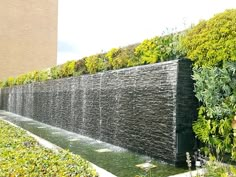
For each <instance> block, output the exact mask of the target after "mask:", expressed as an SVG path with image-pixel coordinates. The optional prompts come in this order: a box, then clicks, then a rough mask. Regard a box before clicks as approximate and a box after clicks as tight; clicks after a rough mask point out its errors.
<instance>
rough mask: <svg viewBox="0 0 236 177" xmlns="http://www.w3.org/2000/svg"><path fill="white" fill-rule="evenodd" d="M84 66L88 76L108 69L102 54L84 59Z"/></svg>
mask: <svg viewBox="0 0 236 177" xmlns="http://www.w3.org/2000/svg"><path fill="white" fill-rule="evenodd" d="M85 66H86V68H87V70H88V72H89V73H90V74H94V73H96V72H99V71H104V70H107V69H108V68H109V64H108V61H107V58H106V56H105V55H104V54H98V55H92V56H89V57H86V59H85Z"/></svg>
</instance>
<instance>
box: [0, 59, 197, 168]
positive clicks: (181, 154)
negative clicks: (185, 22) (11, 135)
mask: <svg viewBox="0 0 236 177" xmlns="http://www.w3.org/2000/svg"><path fill="white" fill-rule="evenodd" d="M191 72H192V70H191V62H190V61H188V60H174V61H169V62H163V63H157V64H152V65H145V66H138V67H132V68H125V69H120V70H114V71H106V72H102V73H97V74H94V75H83V76H79V77H72V78H64V79H57V80H49V81H46V82H42V83H32V84H28V85H23V86H16V87H13V88H4V89H1V90H0V109H1V110H6V111H9V112H13V113H16V114H18V115H22V116H26V117H30V118H32V119H34V120H37V121H39V122H43V123H46V124H49V125H52V126H56V127H60V128H63V129H66V130H68V131H72V132H75V133H78V134H83V135H85V136H89V137H91V138H94V139H99V140H101V141H104V142H108V143H111V144H114V145H117V146H120V147H123V148H127V149H129V150H132V151H135V152H139V153H143V154H147V155H149V156H152V157H155V158H159V159H161V160H164V161H166V162H169V163H172V164H177V163H179V162H185V152H186V151H192V149H193V145H194V135H193V132H192V128H191V126H192V121H193V120H194V118H196V117H197V116H196V107H197V101H196V99H195V97H194V94H193V81H192V79H191ZM186 142H188V143H186Z"/></svg>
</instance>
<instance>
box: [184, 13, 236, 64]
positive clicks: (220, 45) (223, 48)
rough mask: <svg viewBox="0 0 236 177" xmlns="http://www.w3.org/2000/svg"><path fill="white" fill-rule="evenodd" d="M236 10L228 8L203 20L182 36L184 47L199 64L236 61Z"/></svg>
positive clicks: (189, 55)
mask: <svg viewBox="0 0 236 177" xmlns="http://www.w3.org/2000/svg"><path fill="white" fill-rule="evenodd" d="M235 24H236V10H235V9H232V10H226V11H225V12H223V13H220V14H217V15H215V16H214V17H213V18H211V19H210V20H208V21H201V22H200V23H199V24H198V25H196V26H195V27H193V28H192V29H190V30H188V31H187V33H186V35H185V37H183V38H182V40H181V44H182V48H184V49H185V51H186V52H187V57H188V58H190V59H191V60H192V61H194V62H195V65H197V66H214V65H216V64H217V63H218V62H220V61H227V60H231V61H236V45H235V44H236V25H235Z"/></svg>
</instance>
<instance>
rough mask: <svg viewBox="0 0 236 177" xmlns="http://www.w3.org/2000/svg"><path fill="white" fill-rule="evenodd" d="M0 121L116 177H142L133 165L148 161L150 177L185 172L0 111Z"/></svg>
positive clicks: (106, 144)
mask: <svg viewBox="0 0 236 177" xmlns="http://www.w3.org/2000/svg"><path fill="white" fill-rule="evenodd" d="M0 118H2V119H5V120H7V121H10V122H12V123H14V124H16V125H18V126H20V127H22V128H24V129H26V130H28V131H30V132H32V133H34V134H36V135H38V136H40V137H42V138H44V139H46V140H48V141H50V142H52V143H54V144H56V145H58V146H60V147H62V148H64V149H69V150H70V151H72V152H73V153H76V154H79V155H80V156H82V157H83V158H85V159H87V160H89V161H90V162H92V163H94V164H96V165H98V166H100V167H102V168H104V169H106V170H107V171H109V172H111V173H113V174H114V175H116V176H118V177H134V176H135V175H143V174H145V172H144V171H143V170H141V169H140V168H138V167H136V165H138V164H142V163H145V162H147V161H151V163H153V164H155V165H156V166H157V167H156V168H154V169H153V170H152V174H153V176H155V177H156V176H158V177H167V176H169V175H172V174H177V173H181V172H184V171H185V169H181V168H175V167H174V166H172V165H168V164H165V163H163V162H158V161H156V160H154V159H152V158H150V157H148V156H144V155H140V154H137V153H133V152H130V151H128V150H126V149H123V148H120V147H117V146H114V145H111V144H108V143H104V142H101V141H98V140H94V139H92V138H88V137H85V136H81V135H79V134H75V133H72V132H69V131H65V130H63V129H60V128H57V127H53V126H50V125H47V124H44V123H40V122H38V121H35V120H32V119H29V118H26V117H22V116H19V115H16V114H12V113H9V112H5V111H0Z"/></svg>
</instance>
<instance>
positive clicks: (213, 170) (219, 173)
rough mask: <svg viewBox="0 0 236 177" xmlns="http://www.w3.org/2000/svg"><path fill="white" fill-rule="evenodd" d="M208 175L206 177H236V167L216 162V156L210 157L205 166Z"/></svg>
mask: <svg viewBox="0 0 236 177" xmlns="http://www.w3.org/2000/svg"><path fill="white" fill-rule="evenodd" d="M204 168H205V169H206V173H205V174H204V175H203V176H204V177H229V176H236V167H235V166H232V165H227V164H224V163H221V162H220V161H218V160H216V158H215V157H214V156H210V160H209V161H208V162H207V164H206V165H205V166H204Z"/></svg>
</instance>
